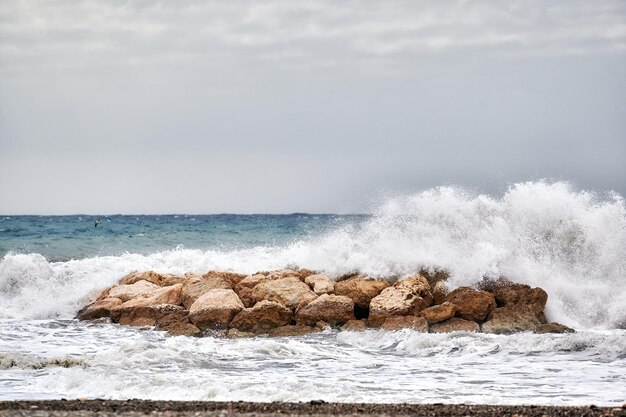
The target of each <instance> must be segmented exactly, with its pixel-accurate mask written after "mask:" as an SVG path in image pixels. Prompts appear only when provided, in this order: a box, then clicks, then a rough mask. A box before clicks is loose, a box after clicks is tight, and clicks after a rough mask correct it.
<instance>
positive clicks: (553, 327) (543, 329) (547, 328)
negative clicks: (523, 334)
mask: <svg viewBox="0 0 626 417" xmlns="http://www.w3.org/2000/svg"><path fill="white" fill-rule="evenodd" d="M574 332H575V330H574V329H571V328H569V327H567V326H565V325H563V324H559V323H545V324H540V325H539V326H537V328H536V329H535V333H574Z"/></svg>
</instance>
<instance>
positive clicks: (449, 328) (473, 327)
mask: <svg viewBox="0 0 626 417" xmlns="http://www.w3.org/2000/svg"><path fill="white" fill-rule="evenodd" d="M430 331H431V332H432V333H449V332H478V331H480V326H479V325H478V323H476V322H475V321H470V320H464V319H461V318H458V317H453V318H451V319H448V320H446V321H442V322H439V323H435V324H431V325H430Z"/></svg>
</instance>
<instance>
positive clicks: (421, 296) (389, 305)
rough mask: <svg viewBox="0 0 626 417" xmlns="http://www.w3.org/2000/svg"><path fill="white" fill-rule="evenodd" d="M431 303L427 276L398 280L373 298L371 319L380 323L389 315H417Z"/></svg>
mask: <svg viewBox="0 0 626 417" xmlns="http://www.w3.org/2000/svg"><path fill="white" fill-rule="evenodd" d="M335 290H336V288H335ZM431 303H432V295H431V293H430V287H429V286H428V281H426V278H424V277H422V276H420V275H417V276H414V277H411V278H407V279H403V280H398V281H397V282H396V283H395V284H394V285H393V286H392V287H388V288H385V289H384V290H382V292H381V293H380V294H379V295H377V296H376V297H374V298H373V299H372V301H371V303H370V315H369V321H370V322H372V323H373V324H380V323H382V322H383V321H384V320H385V319H386V318H388V317H395V316H415V315H417V313H419V312H420V311H422V310H423V309H425V308H427V307H429V306H430V305H431Z"/></svg>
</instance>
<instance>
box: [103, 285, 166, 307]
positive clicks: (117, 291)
mask: <svg viewBox="0 0 626 417" xmlns="http://www.w3.org/2000/svg"><path fill="white" fill-rule="evenodd" d="M158 289H159V286H158V285H156V284H154V283H152V282H148V281H145V280H139V281H136V282H133V283H132V284H123V285H115V286H113V287H111V289H110V290H109V293H108V297H109V298H119V299H120V300H122V302H126V301H128V300H132V299H133V298H137V297H147V296H150V295H151V294H152V293H153V292H155V291H157V290H158Z"/></svg>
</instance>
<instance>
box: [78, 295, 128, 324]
mask: <svg viewBox="0 0 626 417" xmlns="http://www.w3.org/2000/svg"><path fill="white" fill-rule="evenodd" d="M121 304H122V300H120V299H119V298H105V299H103V300H99V301H96V302H94V303H91V304H89V305H88V306H86V307H84V308H83V309H82V310H80V311H79V312H78V314H77V315H76V318H77V319H78V320H96V319H99V318H102V317H109V316H110V315H111V309H113V308H114V307H117V306H119V305H121Z"/></svg>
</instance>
